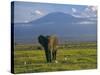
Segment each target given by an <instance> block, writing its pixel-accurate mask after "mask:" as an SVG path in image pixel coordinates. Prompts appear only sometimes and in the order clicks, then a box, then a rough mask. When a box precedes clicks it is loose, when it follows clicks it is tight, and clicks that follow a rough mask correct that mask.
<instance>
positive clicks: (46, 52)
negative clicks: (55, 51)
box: [45, 50, 49, 62]
mask: <svg viewBox="0 0 100 75" xmlns="http://www.w3.org/2000/svg"><path fill="white" fill-rule="evenodd" d="M45 56H46V60H47V62H49V58H48V51H47V50H45Z"/></svg>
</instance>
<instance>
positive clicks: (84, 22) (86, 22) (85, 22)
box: [77, 21, 96, 24]
mask: <svg viewBox="0 0 100 75" xmlns="http://www.w3.org/2000/svg"><path fill="white" fill-rule="evenodd" d="M95 23H96V22H91V21H83V22H79V23H77V24H95Z"/></svg>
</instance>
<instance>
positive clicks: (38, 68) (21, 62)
mask: <svg viewBox="0 0 100 75" xmlns="http://www.w3.org/2000/svg"><path fill="white" fill-rule="evenodd" d="M17 47H19V46H17ZM23 47H24V46H23ZM15 49H16V48H15ZM65 58H66V59H67V60H65ZM96 59H97V50H96V48H66V49H65V48H64V49H58V52H57V61H58V63H46V59H45V53H44V50H21V49H18V50H15V52H14V72H15V73H27V72H28V73H30V72H48V71H67V70H83V69H95V68H97V60H96Z"/></svg>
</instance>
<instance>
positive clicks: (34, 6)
mask: <svg viewBox="0 0 100 75" xmlns="http://www.w3.org/2000/svg"><path fill="white" fill-rule="evenodd" d="M53 12H63V13H66V14H70V15H72V16H74V17H82V18H86V17H88V18H91V19H96V17H97V6H88V5H87V6H86V5H68V4H51V3H36V2H35V3H34V2H21V1H15V2H14V23H28V22H31V21H34V20H36V19H39V18H41V17H43V16H45V15H47V14H49V13H53Z"/></svg>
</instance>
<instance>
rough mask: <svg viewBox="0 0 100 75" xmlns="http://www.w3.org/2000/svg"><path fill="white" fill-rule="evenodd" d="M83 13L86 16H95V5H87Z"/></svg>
mask: <svg viewBox="0 0 100 75" xmlns="http://www.w3.org/2000/svg"><path fill="white" fill-rule="evenodd" d="M84 15H86V16H87V17H96V16H97V6H88V7H87V8H85V10H84Z"/></svg>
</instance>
